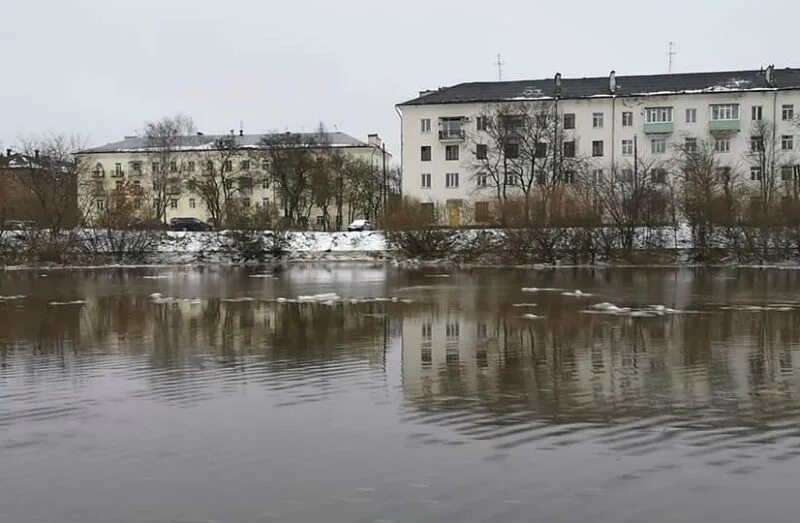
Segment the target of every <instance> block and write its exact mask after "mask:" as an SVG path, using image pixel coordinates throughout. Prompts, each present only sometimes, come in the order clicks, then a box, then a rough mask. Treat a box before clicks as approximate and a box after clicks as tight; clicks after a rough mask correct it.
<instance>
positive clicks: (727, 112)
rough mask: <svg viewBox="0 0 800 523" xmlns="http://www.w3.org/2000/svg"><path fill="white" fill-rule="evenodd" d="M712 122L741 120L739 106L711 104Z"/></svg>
mask: <svg viewBox="0 0 800 523" xmlns="http://www.w3.org/2000/svg"><path fill="white" fill-rule="evenodd" d="M710 115H711V121H712V122H720V121H728V120H738V119H739V104H711V111H710Z"/></svg>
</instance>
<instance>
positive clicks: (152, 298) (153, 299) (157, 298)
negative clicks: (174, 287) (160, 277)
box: [149, 292, 203, 305]
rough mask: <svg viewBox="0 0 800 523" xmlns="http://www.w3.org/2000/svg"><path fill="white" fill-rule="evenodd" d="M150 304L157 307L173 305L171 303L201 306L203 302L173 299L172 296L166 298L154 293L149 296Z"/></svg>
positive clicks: (192, 299)
mask: <svg viewBox="0 0 800 523" xmlns="http://www.w3.org/2000/svg"><path fill="white" fill-rule="evenodd" d="M149 298H150V302H151V303H155V304H157V305H162V304H171V303H188V304H189V305H201V304H202V303H203V300H201V299H199V298H173V297H171V296H164V295H163V294H161V293H160V292H154V293H153V294H151V295H150V296H149Z"/></svg>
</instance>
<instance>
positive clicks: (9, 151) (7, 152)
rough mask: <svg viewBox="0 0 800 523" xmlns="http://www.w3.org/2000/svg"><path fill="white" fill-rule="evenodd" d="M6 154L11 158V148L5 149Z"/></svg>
mask: <svg viewBox="0 0 800 523" xmlns="http://www.w3.org/2000/svg"><path fill="white" fill-rule="evenodd" d="M6 156H8V157H9V158H11V149H6Z"/></svg>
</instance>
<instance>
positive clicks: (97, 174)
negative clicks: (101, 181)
mask: <svg viewBox="0 0 800 523" xmlns="http://www.w3.org/2000/svg"><path fill="white" fill-rule="evenodd" d="M105 177H106V172H105V171H99V170H94V171H92V178H105Z"/></svg>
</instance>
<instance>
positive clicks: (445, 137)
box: [439, 129, 466, 142]
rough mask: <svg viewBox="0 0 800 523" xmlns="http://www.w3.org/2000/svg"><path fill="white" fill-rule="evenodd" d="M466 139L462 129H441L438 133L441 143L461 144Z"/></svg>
mask: <svg viewBox="0 0 800 523" xmlns="http://www.w3.org/2000/svg"><path fill="white" fill-rule="evenodd" d="M465 138H466V135H465V133H464V130H463V129H443V130H441V131H439V140H441V141H443V142H463V141H464V139H465Z"/></svg>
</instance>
